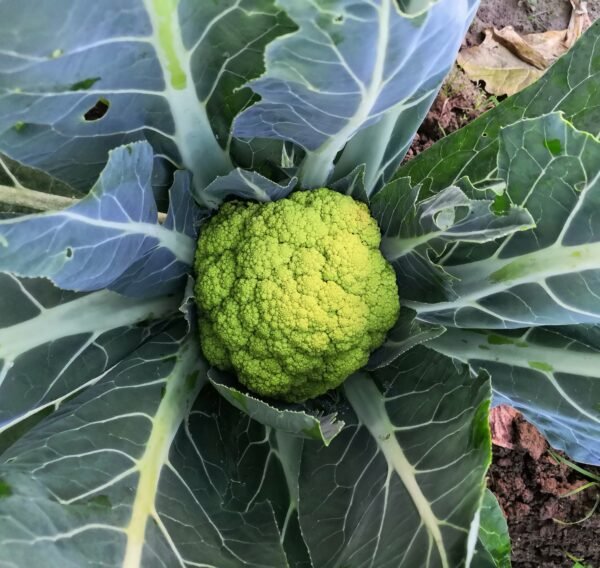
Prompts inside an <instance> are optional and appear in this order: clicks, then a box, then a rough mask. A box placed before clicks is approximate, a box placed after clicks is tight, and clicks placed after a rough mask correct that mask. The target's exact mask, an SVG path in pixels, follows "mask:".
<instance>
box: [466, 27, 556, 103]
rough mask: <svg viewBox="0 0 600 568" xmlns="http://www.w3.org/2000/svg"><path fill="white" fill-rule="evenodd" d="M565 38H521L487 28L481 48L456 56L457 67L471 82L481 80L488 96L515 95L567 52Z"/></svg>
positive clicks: (551, 34) (510, 31) (549, 34)
mask: <svg viewBox="0 0 600 568" xmlns="http://www.w3.org/2000/svg"><path fill="white" fill-rule="evenodd" d="M565 38H566V31H565V30H563V31H550V32H544V33H541V34H528V35H525V36H522V37H521V36H519V35H518V34H517V33H516V32H515V31H514V30H513V29H512V28H510V27H509V28H504V29H502V30H492V29H490V30H486V32H485V40H484V41H483V43H482V44H481V45H478V46H475V47H470V48H467V49H463V50H462V51H461V52H460V53H459V55H458V64H459V65H460V66H461V67H462V68H463V69H464V71H465V73H466V74H467V75H468V76H469V78H470V79H471V80H472V81H484V82H485V90H486V91H487V92H488V93H490V94H492V95H514V94H515V93H518V92H519V91H521V90H522V89H524V88H525V87H527V86H529V85H531V83H533V82H534V81H536V80H537V79H539V78H540V77H541V76H542V74H543V73H544V70H545V69H546V68H547V67H548V66H549V65H550V64H551V63H552V62H553V61H554V60H556V59H557V58H558V57H559V56H560V55H562V54H563V53H565V52H566V51H567V47H566V45H565V44H564V41H565ZM508 46H510V49H509V47H508ZM534 63H535V64H534Z"/></svg>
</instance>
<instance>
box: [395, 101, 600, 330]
mask: <svg viewBox="0 0 600 568" xmlns="http://www.w3.org/2000/svg"><path fill="white" fill-rule="evenodd" d="M498 168H499V175H500V176H501V178H502V179H504V180H505V181H506V195H507V197H508V199H509V200H510V202H512V203H515V204H517V205H518V206H521V207H526V208H527V209H528V210H529V211H530V213H531V215H532V216H533V218H534V219H535V223H536V227H535V228H534V229H532V230H529V231H520V232H516V233H514V234H512V235H509V236H508V237H506V238H504V239H502V240H497V241H495V242H493V243H490V244H488V246H484V247H481V246H477V245H474V246H471V245H464V246H462V247H461V246H458V247H456V248H455V249H453V250H452V251H451V252H450V253H449V254H446V255H445V257H444V259H443V268H444V270H445V271H446V272H447V273H448V274H449V275H450V276H451V277H452V278H453V279H454V282H453V285H452V294H453V297H452V298H449V299H448V301H445V302H437V303H435V304H430V303H427V304H426V303H422V302H407V304H408V305H409V306H410V307H412V308H413V309H415V310H416V311H417V312H418V314H419V317H420V318H421V319H424V320H426V321H430V322H433V323H440V324H443V325H449V326H456V327H465V328H496V329H502V328H516V327H529V326H539V325H569V324H578V323H597V322H600V302H599V301H598V298H599V297H600V217H599V216H598V214H597V212H598V208H599V207H600V141H598V139H597V138H595V137H593V136H591V135H590V134H587V133H584V132H581V131H579V130H576V129H575V128H574V127H573V126H572V125H571V124H570V123H568V122H567V121H565V120H564V118H563V116H562V115H561V114H560V113H552V114H549V115H545V116H542V117H539V118H536V119H530V120H522V121H519V122H517V123H515V124H513V125H511V126H509V127H506V128H505V129H503V130H502V133H501V145H500V152H499V156H498ZM440 195H441V194H440Z"/></svg>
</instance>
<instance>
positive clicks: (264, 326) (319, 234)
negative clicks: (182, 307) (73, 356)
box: [195, 189, 400, 402]
mask: <svg viewBox="0 0 600 568" xmlns="http://www.w3.org/2000/svg"><path fill="white" fill-rule="evenodd" d="M380 241H381V234H380V231H379V227H378V226H377V223H376V222H375V220H374V219H373V218H372V217H371V215H370V213H369V210H368V208H367V206H366V205H364V204H363V203H359V202H357V201H355V200H354V199H352V198H351V197H349V196H347V195H342V194H340V193H337V192H335V191H331V190H329V189H318V190H313V191H302V192H296V193H293V194H292V195H291V196H290V197H289V198H287V199H282V200H280V201H277V202H274V203H265V204H258V203H249V202H236V201H233V202H229V203H225V204H224V205H223V206H222V207H221V209H220V210H219V211H218V213H217V214H216V215H215V216H214V217H212V219H210V221H209V222H208V223H207V224H206V225H205V226H204V227H203V230H202V231H201V235H200V239H199V241H198V248H197V253H196V262H195V270H196V278H197V280H196V288H195V295H196V301H197V304H198V307H199V313H200V316H199V317H200V326H199V329H200V340H201V344H202V351H203V353H204V355H205V356H206V358H207V359H208V361H209V362H210V363H211V364H212V365H214V366H215V367H217V368H219V369H221V370H232V371H235V373H236V374H237V377H238V379H239V381H240V382H241V383H242V384H244V385H245V386H246V387H247V388H248V389H249V390H251V391H254V392H256V393H258V394H260V395H263V396H267V397H273V398H278V399H282V400H285V401H287V402H300V401H303V400H306V399H309V398H314V397H316V396H318V395H320V394H323V393H325V392H326V391H328V390H330V389H333V388H335V387H337V386H339V385H340V384H341V383H342V382H343V381H344V380H345V379H346V378H347V377H348V376H349V375H351V374H352V373H353V372H355V371H357V370H358V369H360V368H361V367H363V366H364V365H365V364H366V363H367V360H368V358H369V354H370V353H371V351H373V349H375V348H376V347H379V345H381V343H382V342H383V340H384V338H385V335H386V333H387V332H388V331H389V330H390V328H391V327H392V326H393V325H394V323H395V322H396V320H397V318H398V313H399V309H400V304H399V301H398V288H397V285H396V276H395V274H394V270H393V269H392V267H391V266H390V264H389V263H388V262H387V261H386V260H385V258H384V257H383V255H382V254H381V252H380V250H379V244H380Z"/></svg>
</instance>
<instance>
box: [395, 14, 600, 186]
mask: <svg viewBox="0 0 600 568" xmlns="http://www.w3.org/2000/svg"><path fill="white" fill-rule="evenodd" d="M598 81H600V21H599V22H596V23H594V25H593V26H592V27H591V28H590V29H589V30H588V31H587V32H586V33H585V34H584V35H583V37H582V38H580V40H579V41H578V42H577V43H576V44H575V46H574V47H573V48H572V49H570V50H569V51H568V52H567V54H566V55H565V56H564V57H562V58H561V59H560V60H559V61H558V62H557V63H555V64H554V65H553V66H552V68H551V69H549V70H548V71H547V72H546V73H545V74H544V75H543V77H542V78H541V79H540V80H539V81H537V82H536V83H535V84H534V85H532V86H531V87H528V88H527V89H525V90H523V91H522V92H520V93H519V94H518V95H516V96H514V97H510V98H509V99H507V100H506V101H504V102H503V103H502V104H500V105H498V106H497V107H496V108H494V109H493V110H491V111H488V112H487V113H485V114H484V115H483V116H481V117H480V118H479V119H477V120H475V121H473V122H472V123H471V124H469V125H467V126H465V127H464V128H461V129H460V130H459V131H458V132H456V133H454V134H452V135H450V136H448V137H447V138H443V139H442V140H440V141H438V142H437V143H436V144H435V145H434V146H432V147H431V148H429V149H428V150H425V151H424V152H422V153H421V154H419V155H418V156H417V157H416V158H415V159H414V160H411V161H410V162H409V163H408V164H406V165H405V166H403V167H402V168H400V169H399V170H398V172H397V174H396V176H397V177H407V176H408V177H410V178H411V179H412V182H413V183H414V184H416V183H420V182H422V181H424V180H425V179H427V178H429V179H430V181H431V187H430V189H431V191H432V192H436V191H439V190H441V189H444V188H446V187H449V186H451V185H453V184H455V183H456V182H457V181H458V180H459V179H461V178H462V177H465V176H468V177H469V178H470V179H471V180H472V181H473V182H475V183H479V182H482V183H487V182H489V181H490V180H493V178H495V177H496V174H497V162H496V156H497V154H498V147H499V139H500V137H499V135H500V130H501V129H502V128H504V127H505V126H508V125H509V124H513V123H515V122H517V121H518V120H521V119H522V118H535V117H538V116H541V115H544V114H547V113H549V112H552V111H562V112H564V113H565V115H566V117H567V119H568V120H570V121H571V122H572V123H573V124H574V125H575V126H576V127H577V128H578V129H580V130H583V131H586V132H591V133H592V134H599V133H600V106H599V105H598V97H597V91H598Z"/></svg>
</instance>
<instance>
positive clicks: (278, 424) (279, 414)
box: [208, 369, 344, 446]
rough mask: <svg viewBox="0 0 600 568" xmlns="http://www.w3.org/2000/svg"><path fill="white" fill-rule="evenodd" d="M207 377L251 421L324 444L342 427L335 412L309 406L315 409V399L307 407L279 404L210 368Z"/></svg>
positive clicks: (342, 423)
mask: <svg viewBox="0 0 600 568" xmlns="http://www.w3.org/2000/svg"><path fill="white" fill-rule="evenodd" d="M208 377H209V379H210V381H211V383H212V385H213V387H215V389H216V390H217V392H218V393H219V394H220V395H221V396H222V397H223V398H224V399H225V400H227V401H228V402H229V403H231V404H232V405H233V406H235V407H236V408H237V409H238V410H240V411H242V412H243V413H245V414H247V415H248V416H249V417H250V418H252V420H256V421H257V422H260V423H261V424H263V425H265V426H268V427H270V428H274V429H275V430H277V431H280V432H286V433H288V434H291V435H294V436H298V437H300V438H308V439H312V440H318V441H320V442H321V443H322V444H325V445H326V446H327V445H329V444H330V443H331V440H333V438H335V436H337V435H338V434H339V433H340V431H341V429H342V428H343V427H344V422H343V421H341V420H338V419H337V412H333V413H327V412H325V411H324V410H314V409H313V408H312V407H316V408H318V399H317V401H311V402H312V403H313V404H311V406H307V405H299V404H298V405H291V404H282V403H279V402H278V401H275V400H269V401H265V400H262V399H260V398H259V397H258V396H257V395H255V394H253V393H251V392H249V391H248V390H247V389H245V388H244V387H243V386H242V385H241V384H239V383H238V382H237V381H236V380H235V377H232V376H230V375H228V374H226V373H222V372H219V371H217V370H216V369H211V370H210V371H209V373H208Z"/></svg>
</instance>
